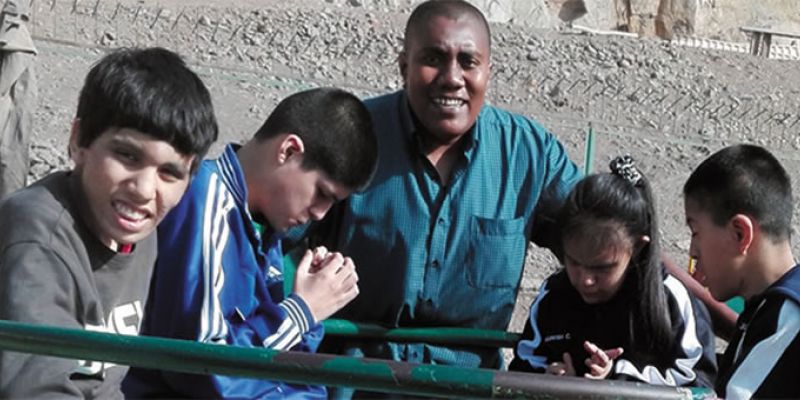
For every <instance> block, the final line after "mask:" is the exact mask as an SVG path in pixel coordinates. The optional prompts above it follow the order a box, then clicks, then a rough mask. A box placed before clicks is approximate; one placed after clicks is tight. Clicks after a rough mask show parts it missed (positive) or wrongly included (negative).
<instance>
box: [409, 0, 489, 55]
mask: <svg viewBox="0 0 800 400" xmlns="http://www.w3.org/2000/svg"><path fill="white" fill-rule="evenodd" d="M463 15H468V16H470V17H472V18H475V19H476V20H477V21H479V22H480V23H481V25H483V27H484V28H485V29H486V39H487V43H488V45H489V49H491V48H492V33H491V29H489V22H488V21H486V17H485V16H484V15H483V13H482V12H481V10H479V9H478V8H477V7H475V6H473V5H472V4H470V3H468V2H466V1H464V0H428V1H426V2H424V3H421V4H420V5H418V6H417V8H415V9H414V11H412V12H411V15H410V16H409V17H408V22H406V30H405V32H404V35H403V37H404V39H403V47H405V48H408V40H409V38H411V37H412V36H413V35H414V32H419V30H420V29H422V26H423V25H424V24H425V23H426V22H428V21H429V20H430V19H431V18H433V17H438V16H444V17H447V18H450V19H458V18H459V17H461V16H463ZM490 51H491V50H490Z"/></svg>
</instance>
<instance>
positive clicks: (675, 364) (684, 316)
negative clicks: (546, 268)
mask: <svg viewBox="0 0 800 400" xmlns="http://www.w3.org/2000/svg"><path fill="white" fill-rule="evenodd" d="M664 287H665V292H666V295H667V301H668V307H669V312H670V318H671V321H672V327H673V328H672V329H673V340H672V346H670V348H664V349H657V350H655V351H652V350H644V349H646V348H649V347H650V343H639V345H636V344H635V343H633V339H632V336H633V335H632V333H631V331H632V329H631V324H632V317H631V313H632V310H633V307H635V306H636V300H635V298H634V296H633V295H632V294H633V293H632V292H633V289H632V288H631V287H630V285H623V287H622V288H620V291H619V293H617V294H616V295H615V296H614V297H613V298H612V299H611V300H609V301H608V302H605V303H603V304H595V305H591V304H587V303H585V302H584V301H583V300H582V299H581V297H580V295H579V294H578V292H577V291H576V290H575V289H574V288H573V287H572V285H571V284H570V283H569V279H568V277H567V274H566V272H565V271H564V270H561V271H560V272H557V273H555V274H553V275H552V276H550V277H549V278H548V279H547V281H545V283H544V285H542V289H541V291H540V292H539V295H538V297H537V298H536V300H535V301H534V303H533V305H531V311H530V317H529V319H528V322H527V323H526V326H525V331H524V332H523V334H522V340H520V342H519V343H517V346H516V347H515V349H514V354H515V358H514V360H513V362H512V363H511V365H510V366H509V369H510V370H517V371H532V372H540V373H542V372H545V369H546V368H547V365H548V364H550V363H553V362H557V361H561V360H562V358H563V353H565V352H569V353H570V356H571V357H572V361H573V364H574V365H573V366H574V367H575V370H576V375H577V376H583V374H584V373H586V372H588V368H587V367H586V365H585V364H584V360H585V359H586V358H587V357H588V354H587V353H586V351H585V350H584V349H583V342H584V341H586V340H588V341H590V342H593V343H595V344H596V345H598V346H599V347H600V348H601V349H610V348H615V347H622V348H623V349H624V353H623V354H622V355H621V356H620V357H619V358H618V359H617V360H616V361H615V362H614V366H613V369H612V373H611V375H610V376H609V378H608V379H618V380H633V381H641V382H646V383H650V384H655V385H670V386H702V387H708V388H710V387H712V386H713V382H714V378H715V377H716V372H717V364H716V353H715V349H714V334H713V331H712V329H711V322H710V317H709V315H708V310H707V309H706V308H705V306H704V305H703V304H702V303H701V302H700V301H698V300H697V299H696V298H695V297H694V296H692V295H691V294H690V293H689V292H688V291H687V289H686V287H684V286H683V284H682V283H681V282H680V281H678V279H676V278H675V277H673V276H671V275H665V277H664Z"/></svg>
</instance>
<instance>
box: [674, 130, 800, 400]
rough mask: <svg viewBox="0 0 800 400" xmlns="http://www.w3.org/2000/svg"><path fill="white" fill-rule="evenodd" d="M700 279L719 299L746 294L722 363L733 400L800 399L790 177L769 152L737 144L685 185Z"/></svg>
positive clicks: (723, 387) (726, 393)
mask: <svg viewBox="0 0 800 400" xmlns="http://www.w3.org/2000/svg"><path fill="white" fill-rule="evenodd" d="M683 193H684V198H685V209H686V222H687V224H688V225H689V229H690V230H691V232H692V242H691V248H690V253H691V256H692V257H693V258H695V259H696V260H697V272H696V273H695V278H696V279H697V280H699V281H700V282H701V283H703V284H704V285H706V286H708V288H709V291H710V292H711V295H712V296H714V298H716V299H717V300H720V301H726V300H728V299H730V298H732V297H734V296H742V297H744V298H745V299H746V301H747V303H746V305H745V309H744V312H742V314H741V315H740V316H739V320H738V321H737V324H736V325H737V331H736V333H735V335H734V338H733V340H732V341H731V342H730V344H729V345H728V348H727V350H726V352H725V355H724V356H723V358H722V360H721V362H720V365H719V375H718V377H717V383H716V387H715V389H716V391H717V394H718V395H719V396H720V397H724V398H727V399H740V398H743V399H746V398H753V397H755V398H800V381H799V380H798V379H797V371H798V370H800V335H798V332H800V268H797V267H796V265H795V261H794V257H793V256H792V250H791V245H790V241H789V238H790V233H791V221H792V209H793V204H792V189H791V183H790V180H789V176H788V175H787V173H786V171H785V170H784V169H783V167H782V166H781V164H780V163H779V162H778V160H777V159H776V158H775V157H774V156H773V155H772V154H770V153H769V152H768V151H767V150H765V149H763V148H761V147H758V146H753V145H736V146H730V147H727V148H725V149H722V150H720V151H718V152H717V153H715V154H713V155H712V156H711V157H709V158H708V159H706V160H705V161H703V162H702V163H701V164H700V166H698V167H697V169H695V171H694V172H693V173H692V174H691V176H690V177H689V180H688V181H687V182H686V184H685V185H684V188H683Z"/></svg>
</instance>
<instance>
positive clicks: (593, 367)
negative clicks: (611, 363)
mask: <svg viewBox="0 0 800 400" xmlns="http://www.w3.org/2000/svg"><path fill="white" fill-rule="evenodd" d="M586 361H589V360H588V359H587V360H586ZM586 366H587V367H589V372H588V373H586V374H584V375H583V376H585V377H587V378H591V379H602V378H603V376H604V375H605V372H606V370H605V368H603V367H601V366H599V365H597V364H594V363H589V362H587V363H586Z"/></svg>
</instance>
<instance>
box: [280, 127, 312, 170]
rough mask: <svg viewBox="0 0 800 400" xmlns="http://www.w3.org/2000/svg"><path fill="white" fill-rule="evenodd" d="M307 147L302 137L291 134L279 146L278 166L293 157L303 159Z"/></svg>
mask: <svg viewBox="0 0 800 400" xmlns="http://www.w3.org/2000/svg"><path fill="white" fill-rule="evenodd" d="M305 151H306V147H305V144H304V143H303V139H301V138H300V136H297V135H295V134H294V133H290V134H288V135H286V136H285V137H284V138H283V139H282V140H281V142H280V144H279V145H278V164H279V165H283V164H284V163H286V162H287V161H289V160H290V159H292V157H302V155H303V153H305Z"/></svg>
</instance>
